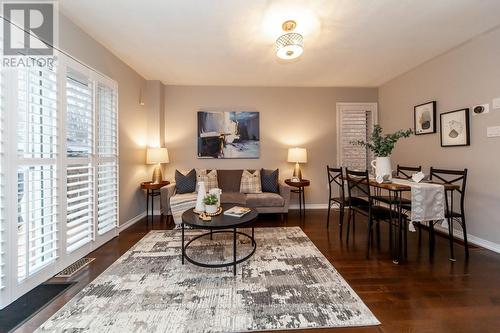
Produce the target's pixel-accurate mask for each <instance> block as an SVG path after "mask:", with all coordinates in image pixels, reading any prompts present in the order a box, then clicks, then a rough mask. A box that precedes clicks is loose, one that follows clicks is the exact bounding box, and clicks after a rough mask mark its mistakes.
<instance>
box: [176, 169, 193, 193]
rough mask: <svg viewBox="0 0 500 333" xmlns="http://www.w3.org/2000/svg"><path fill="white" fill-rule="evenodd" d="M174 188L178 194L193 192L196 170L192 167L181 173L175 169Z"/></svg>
mask: <svg viewBox="0 0 500 333" xmlns="http://www.w3.org/2000/svg"><path fill="white" fill-rule="evenodd" d="M175 189H176V192H177V193H179V194H183V193H193V192H195V191H196V170H195V169H193V170H191V171H189V172H188V173H187V174H185V175H183V174H182V173H181V172H180V171H179V170H175Z"/></svg>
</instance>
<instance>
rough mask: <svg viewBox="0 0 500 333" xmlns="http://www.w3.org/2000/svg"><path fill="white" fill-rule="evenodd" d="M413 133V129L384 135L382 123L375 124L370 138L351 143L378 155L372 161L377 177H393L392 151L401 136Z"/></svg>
mask: <svg viewBox="0 0 500 333" xmlns="http://www.w3.org/2000/svg"><path fill="white" fill-rule="evenodd" d="M412 134H413V131H412V130H411V129H408V130H399V131H397V132H395V133H391V134H386V135H382V127H380V125H375V126H373V132H372V133H371V134H370V136H369V137H368V140H366V141H363V140H357V141H351V142H350V143H351V144H352V145H355V146H362V147H366V148H368V149H370V150H371V151H372V152H373V153H374V154H375V157H376V160H373V161H372V162H371V165H372V167H373V168H374V169H375V175H376V176H377V177H384V176H385V177H388V178H389V179H391V178H392V168H391V153H392V150H393V149H394V146H395V145H396V142H398V140H399V139H401V138H407V137H409V136H410V135H412Z"/></svg>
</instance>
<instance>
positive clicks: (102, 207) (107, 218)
mask: <svg viewBox="0 0 500 333" xmlns="http://www.w3.org/2000/svg"><path fill="white" fill-rule="evenodd" d="M96 105H97V114H98V116H97V117H98V123H99V127H98V135H97V137H98V140H97V150H98V166H97V198H98V199H97V233H98V234H99V235H102V234H104V233H106V232H108V231H110V230H113V229H114V228H116V227H117V225H118V131H117V125H118V121H117V105H116V91H115V88H114V87H111V86H108V85H106V84H104V83H101V82H99V83H98V85H97V103H96Z"/></svg>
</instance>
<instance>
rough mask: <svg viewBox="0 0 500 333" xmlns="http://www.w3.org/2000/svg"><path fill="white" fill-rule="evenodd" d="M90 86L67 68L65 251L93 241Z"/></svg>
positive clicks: (92, 124)
mask: <svg viewBox="0 0 500 333" xmlns="http://www.w3.org/2000/svg"><path fill="white" fill-rule="evenodd" d="M93 103H94V101H93V84H92V81H91V80H90V79H89V78H87V77H86V76H85V75H83V74H80V73H79V72H78V71H76V70H72V69H69V68H68V71H67V74H66V156H67V166H66V214H67V215H66V250H67V251H68V252H72V251H75V250H77V249H79V248H80V247H82V246H84V245H86V244H88V243H90V242H91V241H92V239H93V234H92V232H93V220H94V196H93V193H94V190H93V184H94V175H93V173H94V168H93V166H92V153H93V151H94V149H93V146H94V139H93V133H94V131H93V129H94V107H93Z"/></svg>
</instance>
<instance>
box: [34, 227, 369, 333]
mask: <svg viewBox="0 0 500 333" xmlns="http://www.w3.org/2000/svg"><path fill="white" fill-rule="evenodd" d="M200 232H201V231H199V230H188V231H187V235H188V236H189V237H191V236H192V235H195V234H199V233H200ZM180 235H181V232H180V230H168V231H152V232H150V233H149V234H147V235H146V236H145V237H144V238H143V239H142V240H140V241H139V242H138V243H137V244H136V245H135V246H134V247H133V248H132V249H130V250H129V251H128V252H127V253H125V254H124V255H123V256H122V257H120V258H119V259H118V260H117V261H116V262H115V263H113V264H112V265H111V266H110V267H109V268H108V269H107V270H106V271H105V272H103V273H102V274H101V275H100V276H99V277H97V278H96V279H95V280H94V281H93V282H92V283H90V284H89V285H88V286H87V287H85V289H83V290H82V291H81V292H80V293H79V294H77V295H76V296H75V297H74V298H73V299H72V300H71V301H69V302H68V303H67V304H66V305H65V306H64V307H62V308H61V309H60V310H59V311H58V312H57V313H56V314H55V315H53V316H52V317H51V318H50V319H49V320H48V321H47V322H46V323H45V324H43V326H42V327H40V328H39V330H38V331H39V332H46V331H50V332H52V331H57V332H61V331H64V332H120V333H124V332H242V331H254V330H255V331H257V330H278V329H305V328H319V327H353V326H368V325H377V324H379V321H378V320H377V318H375V316H374V315H373V314H372V313H371V312H370V310H369V309H368V308H367V307H366V305H365V304H364V303H363V302H362V301H361V299H360V298H359V296H358V295H356V293H355V292H354V291H353V290H352V288H351V287H350V286H349V285H348V284H347V282H346V281H345V280H344V279H343V278H342V276H341V275H340V274H339V273H338V272H337V271H336V270H335V268H333V266H332V265H331V264H330V263H329V262H328V260H327V259H326V258H325V257H324V256H323V255H322V254H321V252H320V251H319V250H318V249H317V248H316V247H315V246H314V244H313V243H312V242H311V241H310V240H309V238H308V237H307V236H306V235H305V234H304V233H303V232H302V230H301V229H300V228H298V227H293V228H257V229H255V237H256V241H257V250H256V252H255V254H254V256H253V257H252V258H250V259H249V260H248V261H246V262H244V263H242V264H240V265H238V267H237V275H236V277H234V276H233V272H232V267H231V268H217V269H214V268H212V269H210V268H201V267H197V266H194V265H192V264H190V263H187V262H186V264H185V265H181V258H180V246H181V244H180ZM238 242H239V244H238V252H239V254H240V255H241V256H244V255H245V253H244V252H245V251H247V250H250V245H251V244H250V241H249V240H248V239H246V238H244V237H241V238H239V239H238ZM192 246H193V248H192V249H191V250H190V252H189V255H190V256H192V257H194V258H195V259H196V260H207V261H212V262H217V261H221V260H224V258H228V259H229V258H231V257H232V236H231V235H229V234H227V235H224V234H216V235H214V239H213V241H210V239H209V238H208V237H207V238H206V239H205V238H202V239H200V240H198V241H196V242H193V244H192ZM210 259H213V260H210Z"/></svg>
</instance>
